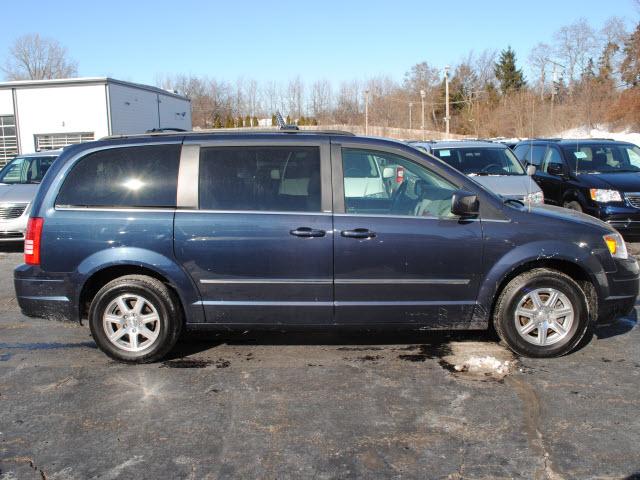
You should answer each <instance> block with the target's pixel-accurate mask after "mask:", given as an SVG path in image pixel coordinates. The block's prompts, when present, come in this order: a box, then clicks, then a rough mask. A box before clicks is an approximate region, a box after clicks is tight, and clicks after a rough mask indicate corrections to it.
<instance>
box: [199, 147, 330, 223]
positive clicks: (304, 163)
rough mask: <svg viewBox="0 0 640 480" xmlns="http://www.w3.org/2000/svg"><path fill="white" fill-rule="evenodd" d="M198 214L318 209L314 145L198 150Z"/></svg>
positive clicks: (316, 150)
mask: <svg viewBox="0 0 640 480" xmlns="http://www.w3.org/2000/svg"><path fill="white" fill-rule="evenodd" d="M199 195H200V208H201V209H203V210H259V211H281V212H289V211H291V212H318V211H320V149H319V148H318V147H213V148H202V149H201V151H200V188H199Z"/></svg>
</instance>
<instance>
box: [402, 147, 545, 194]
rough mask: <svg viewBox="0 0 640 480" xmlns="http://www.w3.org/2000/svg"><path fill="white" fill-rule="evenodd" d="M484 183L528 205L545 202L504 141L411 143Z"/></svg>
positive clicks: (493, 189) (495, 190)
mask: <svg viewBox="0 0 640 480" xmlns="http://www.w3.org/2000/svg"><path fill="white" fill-rule="evenodd" d="M411 145H412V146H413V147H415V148H418V149H420V150H422V151H424V152H425V153H430V154H432V155H434V156H435V157H437V158H439V159H440V160H442V161H443V162H445V163H447V164H448V165H451V166H452V167H453V168H455V169H457V170H460V171H461V172H462V173H464V174H466V175H469V176H470V177H473V179H474V180H475V181H476V182H478V183H480V184H482V185H484V186H485V187H486V188H488V189H489V190H491V191H492V192H494V193H497V194H498V195H500V196H502V197H504V198H512V199H515V200H520V201H522V202H524V203H525V204H526V205H541V204H543V203H544V195H543V194H542V190H541V189H540V187H539V186H538V185H537V184H536V182H535V181H533V180H532V179H531V176H530V175H527V172H526V171H525V169H524V168H523V166H522V165H521V164H520V162H519V161H518V159H517V158H516V156H515V155H514V154H513V152H512V151H511V149H509V148H508V147H507V146H506V145H505V144H503V143H496V142H489V141H481V140H474V141H452V142H446V141H445V142H414V143H412V144H411Z"/></svg>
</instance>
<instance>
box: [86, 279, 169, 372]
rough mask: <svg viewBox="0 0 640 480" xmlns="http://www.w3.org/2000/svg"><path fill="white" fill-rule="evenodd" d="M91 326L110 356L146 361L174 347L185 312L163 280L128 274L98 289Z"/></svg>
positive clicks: (124, 359) (97, 339)
mask: <svg viewBox="0 0 640 480" xmlns="http://www.w3.org/2000/svg"><path fill="white" fill-rule="evenodd" d="M89 325H90V328H91V334H92V335H93V338H94V340H95V342H96V343H97V345H98V347H100V349H101V350H102V351H103V352H105V353H106V354H107V355H109V356H110V357H112V358H114V359H116V360H119V361H123V362H131V363H146V362H153V361H156V360H159V359H160V358H162V357H163V356H164V355H166V354H167V352H168V351H169V350H170V349H171V348H172V347H173V346H174V344H175V342H176V341H177V339H178V336H179V334H180V331H181V327H182V315H181V314H180V308H179V306H178V302H177V300H176V297H175V295H174V294H173V292H172V291H171V290H170V289H169V288H168V287H167V286H166V285H164V284H163V283H162V282H160V281H159V280H157V279H155V278H152V277H148V276H144V275H126V276H123V277H120V278H117V279H115V280H113V281H111V282H109V283H108V284H106V285H105V286H104V287H102V288H101V289H100V291H98V293H97V294H96V296H95V297H94V299H93V301H92V302H91V307H90V309H89Z"/></svg>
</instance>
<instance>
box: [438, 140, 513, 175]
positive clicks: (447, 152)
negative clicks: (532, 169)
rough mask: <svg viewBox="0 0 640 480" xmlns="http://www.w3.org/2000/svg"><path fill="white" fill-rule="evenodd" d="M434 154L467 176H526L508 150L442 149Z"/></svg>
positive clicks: (486, 148) (476, 148)
mask: <svg viewBox="0 0 640 480" xmlns="http://www.w3.org/2000/svg"><path fill="white" fill-rule="evenodd" d="M433 154H434V155H435V156H436V157H438V158H439V159H440V160H443V161H444V162H446V163H447V164H449V165H450V166H452V167H453V168H455V169H457V170H460V171H461V172H462V173H464V174H466V175H524V174H525V171H524V169H523V168H522V165H521V164H520V162H519V161H518V159H517V158H516V156H515V155H514V154H513V153H512V152H511V150H509V149H508V148H499V147H497V148H492V147H475V148H474V147H465V148H441V149H438V150H434V151H433Z"/></svg>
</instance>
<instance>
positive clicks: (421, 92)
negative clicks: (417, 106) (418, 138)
mask: <svg viewBox="0 0 640 480" xmlns="http://www.w3.org/2000/svg"><path fill="white" fill-rule="evenodd" d="M426 96H427V92H425V91H424V90H420V102H421V103H422V125H421V127H420V128H422V141H423V142H424V141H425V140H426V139H427V138H426V132H425V131H424V127H425V124H424V98H425V97H426Z"/></svg>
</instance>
